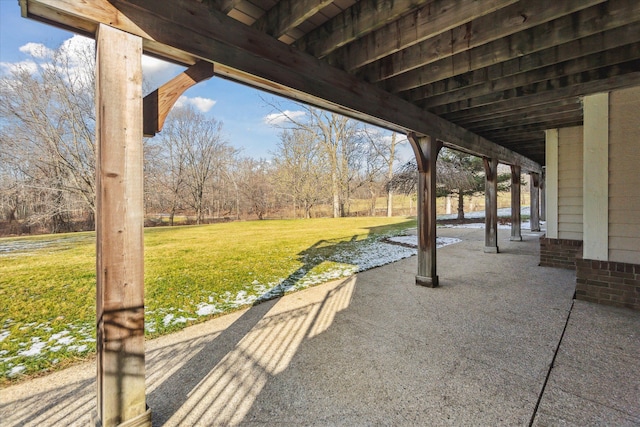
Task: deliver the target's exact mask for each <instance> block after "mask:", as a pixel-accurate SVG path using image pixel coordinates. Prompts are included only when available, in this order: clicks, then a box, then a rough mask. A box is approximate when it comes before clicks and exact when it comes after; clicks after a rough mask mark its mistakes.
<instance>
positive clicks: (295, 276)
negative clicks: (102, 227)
mask: <svg viewBox="0 0 640 427" xmlns="http://www.w3.org/2000/svg"><path fill="white" fill-rule="evenodd" d="M411 227H415V220H411V219H407V218H383V217H375V218H340V219H312V220H283V221H252V222H234V223H224V224H213V225H205V226H191V227H175V228H168V227H167V228H152V229H146V230H145V307H146V320H145V330H146V334H147V336H148V337H153V336H157V335H161V334H165V333H168V332H171V331H175V330H178V329H181V328H184V327H185V326H187V325H189V324H191V323H194V322H199V321H203V320H205V319H208V318H210V317H212V316H216V315H219V314H221V313H225V312H229V311H232V310H236V309H238V308H240V307H243V306H246V305H247V304H252V303H255V302H256V301H259V300H262V299H268V298H272V297H274V296H278V295H281V294H282V293H285V292H289V291H291V290H295V289H300V288H304V287H307V286H311V285H314V284H317V283H322V282H326V281H328V280H331V279H334V278H338V277H342V276H346V275H350V274H353V273H354V272H356V271H357V270H359V269H362V268H367V265H366V263H365V264H363V263H362V259H366V253H367V252H368V251H370V250H371V248H372V246H371V245H372V244H373V243H372V242H377V241H378V240H379V239H380V238H381V237H384V236H388V235H398V234H402V232H403V231H404V230H405V229H407V228H411ZM389 246H390V245H389ZM95 280H96V279H95V233H75V234H65V235H47V236H37V237H26V238H9V239H0V310H1V312H0V313H1V315H0V384H3V385H6V384H7V383H9V382H10V381H13V380H17V379H20V378H25V376H28V375H31V374H37V373H41V372H45V371H49V370H52V369H57V368H60V367H64V366H67V365H68V364H69V363H72V362H74V361H77V360H83V359H86V358H87V357H89V356H90V355H91V354H93V353H94V352H95Z"/></svg>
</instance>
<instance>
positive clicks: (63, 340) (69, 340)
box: [58, 337, 76, 345]
mask: <svg viewBox="0 0 640 427" xmlns="http://www.w3.org/2000/svg"><path fill="white" fill-rule="evenodd" d="M75 340H76V339H75V338H74V337H62V338H60V339H59V340H58V344H60V345H69V344H71V343H72V342H74V341H75Z"/></svg>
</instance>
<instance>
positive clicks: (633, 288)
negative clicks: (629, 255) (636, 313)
mask: <svg viewBox="0 0 640 427" xmlns="http://www.w3.org/2000/svg"><path fill="white" fill-rule="evenodd" d="M576 298H577V299H581V300H584V301H591V302H596V303H599V304H606V305H613V306H615V307H626V308H632V309H634V310H640V265H638V264H627V263H624V262H614V261H596V260H591V259H583V258H582V253H581V252H580V253H579V254H578V256H577V258H576Z"/></svg>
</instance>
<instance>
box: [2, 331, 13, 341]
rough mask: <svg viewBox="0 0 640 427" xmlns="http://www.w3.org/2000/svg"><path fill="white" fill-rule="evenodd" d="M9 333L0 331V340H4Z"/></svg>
mask: <svg viewBox="0 0 640 427" xmlns="http://www.w3.org/2000/svg"><path fill="white" fill-rule="evenodd" d="M9 335H11V332H9V331H2V332H0V342H2V341H4V340H5V339H6V338H7V337H8V336H9Z"/></svg>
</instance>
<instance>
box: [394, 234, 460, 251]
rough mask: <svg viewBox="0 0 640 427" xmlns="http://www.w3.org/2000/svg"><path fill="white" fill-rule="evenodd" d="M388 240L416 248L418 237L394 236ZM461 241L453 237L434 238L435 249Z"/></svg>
mask: <svg viewBox="0 0 640 427" xmlns="http://www.w3.org/2000/svg"><path fill="white" fill-rule="evenodd" d="M389 240H390V241H392V242H396V243H402V244H403V245H411V246H416V247H417V246H418V236H395V237H390V238H389ZM461 241H462V240H460V239H457V238H455V237H436V248H438V249H440V248H442V247H445V246H448V245H453V244H454V243H458V242H461Z"/></svg>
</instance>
